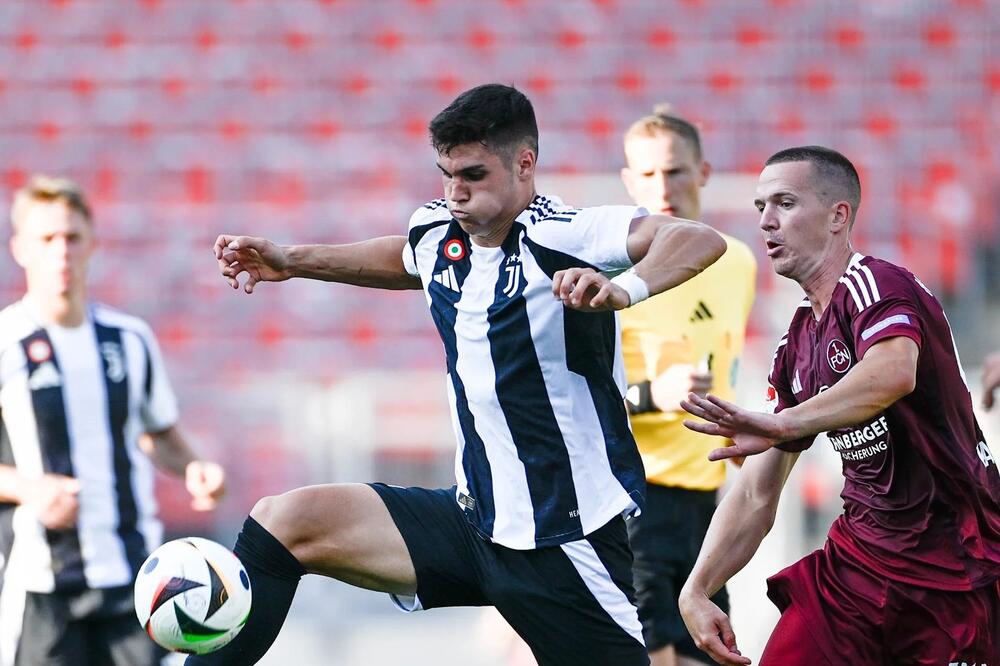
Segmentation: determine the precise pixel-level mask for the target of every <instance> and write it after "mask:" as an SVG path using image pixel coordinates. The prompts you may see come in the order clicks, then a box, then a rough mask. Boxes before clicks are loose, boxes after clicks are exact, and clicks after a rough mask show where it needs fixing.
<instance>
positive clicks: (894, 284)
mask: <svg viewBox="0 0 1000 666" xmlns="http://www.w3.org/2000/svg"><path fill="white" fill-rule="evenodd" d="M839 283H840V285H842V288H841V289H840V290H839V298H837V299H835V302H836V304H837V305H838V306H839V307H840V308H841V309H843V310H844V311H846V313H847V314H858V313H860V312H863V311H864V310H866V309H868V308H869V307H871V306H873V305H875V304H876V303H879V302H881V301H883V300H884V299H886V298H888V297H892V298H897V299H898V298H904V299H907V300H909V299H914V300H915V299H916V296H917V294H916V291H915V290H916V289H917V288H918V285H919V281H918V280H917V279H916V277H915V276H914V275H913V274H912V273H911V272H910V271H908V270H907V269H906V268H904V267H902V266H900V265H898V264H894V263H892V262H891V261H887V260H885V259H880V258H878V257H871V256H863V255H860V254H855V255H854V256H853V257H852V258H851V261H850V264H849V265H848V267H847V270H846V271H845V272H844V274H843V275H842V276H841V277H840V280H839Z"/></svg>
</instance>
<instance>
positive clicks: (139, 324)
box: [90, 303, 153, 338]
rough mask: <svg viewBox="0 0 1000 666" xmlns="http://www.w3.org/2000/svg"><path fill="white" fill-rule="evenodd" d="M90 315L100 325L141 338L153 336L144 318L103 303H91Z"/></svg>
mask: <svg viewBox="0 0 1000 666" xmlns="http://www.w3.org/2000/svg"><path fill="white" fill-rule="evenodd" d="M90 316H91V317H93V318H94V322H96V323H97V324H100V325H102V326H107V327H109V328H117V329H121V330H123V331H128V332H131V333H135V334H137V335H140V336H142V337H143V338H149V337H152V336H153V329H152V327H150V325H149V324H147V323H146V321H145V320H144V319H142V318H141V317H136V316H135V315H131V314H128V313H126V312H122V311H121V310H119V309H118V308H114V307H111V306H110V305H106V304H104V303H91V304H90Z"/></svg>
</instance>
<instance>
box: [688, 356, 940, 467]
mask: <svg viewBox="0 0 1000 666" xmlns="http://www.w3.org/2000/svg"><path fill="white" fill-rule="evenodd" d="M919 354H920V349H919V348H918V347H917V343H915V342H914V341H913V340H911V339H910V338H908V337H904V336H897V337H893V338H887V339H885V340H883V341H881V342H879V343H877V344H875V345H873V346H872V347H871V348H870V349H869V350H868V352H867V353H866V354H865V357H864V358H863V359H861V361H859V362H858V364H857V365H855V366H854V367H853V368H852V369H851V370H850V371H849V372H848V373H847V374H846V375H844V378H843V379H841V380H840V381H839V382H837V383H836V384H835V385H834V386H833V387H832V388H830V389H829V390H826V391H823V392H822V393H820V394H819V395H816V396H814V397H812V398H810V399H808V400H806V401H804V402H802V403H800V404H798V405H796V406H794V407H789V408H788V409H785V410H783V411H781V412H779V413H777V414H767V413H763V412H753V411H750V410H747V409H743V408H742V407H739V406H738V405H735V404H733V403H731V402H728V401H726V400H722V399H721V398H717V397H716V396H714V395H710V396H708V397H707V398H702V397H701V396H698V395H695V394H693V393H692V394H690V395H689V396H688V399H687V400H686V401H684V402H682V403H681V406H682V407H683V408H684V409H685V410H687V411H688V412H690V413H691V414H694V415H695V416H698V417H700V418H703V419H705V421H707V423H700V422H696V421H685V422H684V425H686V426H687V427H688V428H690V429H691V430H695V431H697V432H703V433H705V434H707V435H718V436H720V437H728V438H730V439H732V440H733V441H734V442H735V443H734V445H733V446H730V447H726V448H724V449H716V450H715V451H712V453H711V454H709V458H710V459H712V460H721V459H722V458H732V457H735V456H748V455H753V454H756V453H761V452H763V451H766V450H768V449H770V448H771V447H772V446H774V445H775V444H778V443H780V442H787V441H790V440H793V439H801V438H803V437H809V436H811V435H816V434H818V433H821V432H825V431H827V430H835V429H837V428H845V427H848V426H853V425H858V424H859V423H864V422H865V421H866V420H867V419H870V418H873V417H875V416H877V415H878V414H881V413H882V412H883V411H885V410H886V409H887V408H888V407H889V406H890V405H892V404H893V403H894V402H896V401H897V400H899V399H900V398H902V397H904V396H906V395H907V394H909V393H910V392H912V391H913V389H914V388H915V386H916V381H917V380H916V377H917V358H918V356H919Z"/></svg>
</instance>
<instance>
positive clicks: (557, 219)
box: [403, 196, 645, 549]
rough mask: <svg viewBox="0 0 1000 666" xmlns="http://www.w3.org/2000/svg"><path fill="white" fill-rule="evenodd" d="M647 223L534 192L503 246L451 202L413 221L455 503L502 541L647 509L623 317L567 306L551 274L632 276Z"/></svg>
mask: <svg viewBox="0 0 1000 666" xmlns="http://www.w3.org/2000/svg"><path fill="white" fill-rule="evenodd" d="M643 214H645V210H644V209H641V208H636V207H633V206H603V207H597V208H582V209H577V208H570V207H567V206H565V205H564V204H563V203H562V202H561V201H559V200H558V199H556V198H554V197H543V196H538V197H536V198H535V199H534V201H533V202H532V203H531V205H530V206H529V207H528V208H527V209H525V210H524V211H523V212H522V213H521V214H520V215H519V216H518V217H517V219H516V220H515V222H514V224H513V227H512V228H511V231H510V233H509V234H508V236H507V238H506V240H504V242H503V245H502V246H501V247H497V248H488V247H481V246H478V245H475V244H474V243H472V242H470V238H469V236H468V234H466V233H465V232H464V231H462V228H461V226H459V224H458V222H456V221H455V220H454V219H452V217H451V214H450V213H449V212H448V208H447V206H446V205H445V202H444V200H443V199H439V200H437V201H433V202H431V203H428V204H425V205H424V206H423V207H422V208H420V209H418V210H417V211H416V212H415V213H414V214H413V216H412V218H411V220H410V227H409V242H408V244H407V247H406V248H405V249H404V252H403V261H404V264H405V266H406V269H407V270H408V271H409V272H410V274H412V275H414V276H419V277H420V278H421V280H422V282H423V286H424V291H425V294H426V297H427V303H428V305H429V307H430V311H431V315H432V316H433V318H434V322H435V324H436V325H437V329H438V332H439V333H440V335H441V339H442V341H443V342H444V347H445V355H446V360H447V375H448V381H447V385H448V397H449V399H450V402H451V407H452V421H453V425H454V430H455V436H456V438H457V440H458V448H457V454H456V461H455V473H456V477H457V484H458V490H457V498H456V499H457V501H458V503H459V505H460V506H461V507H462V509H463V510H464V512H465V513H466V516H467V517H468V518H469V520H470V521H471V522H472V524H473V525H474V526H475V527H476V528H477V529H478V530H479V531H480V532H481V533H482V534H484V535H485V536H487V537H489V538H490V539H492V540H493V541H495V542H496V543H499V544H501V545H504V546H507V547H509V548H516V549H531V548H537V547H541V546H552V545H557V544H563V543H567V542H570V541H574V540H577V539H580V538H582V537H583V536H584V535H586V534H589V533H591V532H593V531H594V530H596V529H598V528H599V527H601V526H602V525H604V524H605V523H606V522H607V521H608V520H610V519H611V518H612V517H614V516H615V515H620V514H622V513H631V512H634V511H635V510H636V509H637V508H638V507H639V506H640V504H641V502H642V489H643V485H644V476H643V470H642V462H641V459H640V458H639V454H638V452H637V450H636V446H635V442H634V441H633V439H632V434H631V431H630V430H629V424H628V417H627V415H626V412H625V406H624V402H623V396H624V389H625V383H624V371H623V366H622V361H621V353H620V349H619V345H618V329H617V321H616V317H615V315H614V313H611V312H606V313H596V314H595V313H581V312H578V311H575V310H570V309H567V308H565V307H563V305H562V303H561V302H560V301H559V300H558V299H557V298H556V297H555V296H554V295H553V294H552V277H553V275H554V274H555V273H556V271H559V270H562V269H566V268H571V267H592V268H595V269H596V270H599V271H604V270H616V269H619V270H620V269H624V268H628V267H630V266H631V265H632V262H631V260H630V259H629V256H628V251H627V246H626V244H627V237H628V232H629V227H630V224H631V221H632V220H633V219H634V218H635V217H637V216H639V215H643Z"/></svg>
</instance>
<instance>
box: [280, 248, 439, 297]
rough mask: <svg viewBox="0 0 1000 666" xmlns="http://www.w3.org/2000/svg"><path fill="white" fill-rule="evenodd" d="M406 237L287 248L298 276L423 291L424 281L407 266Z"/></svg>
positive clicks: (295, 275)
mask: <svg viewBox="0 0 1000 666" xmlns="http://www.w3.org/2000/svg"><path fill="white" fill-rule="evenodd" d="M405 246H406V238H405V237H403V236H385V237H382V238H373V239H371V240H367V241H362V242H360V243H351V244H349V245H291V246H287V247H285V248H284V250H285V252H286V253H287V255H288V260H289V270H290V271H291V273H292V275H293V276H294V277H302V278H310V279H313V280H323V281H325V282H341V283H344V284H353V285H357V286H360V287H377V288H380V289H420V287H421V284H420V279H419V278H415V277H413V276H412V275H410V274H409V273H407V271H406V269H405V267H404V266H403V256H402V255H403V249H404V247H405Z"/></svg>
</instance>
